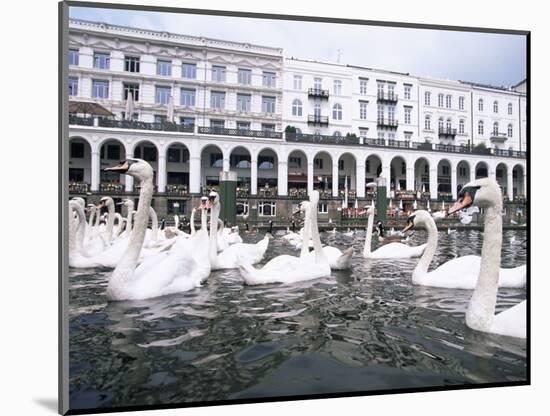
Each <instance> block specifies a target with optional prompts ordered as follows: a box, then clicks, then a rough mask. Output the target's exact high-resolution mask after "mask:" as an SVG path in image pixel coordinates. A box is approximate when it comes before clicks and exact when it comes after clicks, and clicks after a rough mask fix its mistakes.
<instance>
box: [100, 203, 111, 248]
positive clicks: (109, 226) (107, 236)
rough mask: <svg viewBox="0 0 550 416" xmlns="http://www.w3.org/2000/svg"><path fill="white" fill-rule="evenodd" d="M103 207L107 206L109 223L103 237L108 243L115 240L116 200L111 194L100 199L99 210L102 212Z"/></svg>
mask: <svg viewBox="0 0 550 416" xmlns="http://www.w3.org/2000/svg"><path fill="white" fill-rule="evenodd" d="M102 208H107V211H108V214H107V225H106V226H105V230H104V231H103V237H104V239H105V241H106V242H107V243H110V242H111V241H112V240H113V226H114V222H115V202H114V201H113V198H111V197H110V196H104V197H103V198H101V199H100V200H99V206H98V211H99V212H101V209H102Z"/></svg>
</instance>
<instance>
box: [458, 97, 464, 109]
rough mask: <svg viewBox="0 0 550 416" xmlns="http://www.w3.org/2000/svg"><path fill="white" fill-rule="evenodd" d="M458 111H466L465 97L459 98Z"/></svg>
mask: <svg viewBox="0 0 550 416" xmlns="http://www.w3.org/2000/svg"><path fill="white" fill-rule="evenodd" d="M458 109H459V110H464V97H458Z"/></svg>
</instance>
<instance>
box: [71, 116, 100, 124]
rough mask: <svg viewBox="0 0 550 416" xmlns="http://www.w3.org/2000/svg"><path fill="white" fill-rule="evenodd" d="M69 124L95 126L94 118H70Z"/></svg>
mask: <svg viewBox="0 0 550 416" xmlns="http://www.w3.org/2000/svg"><path fill="white" fill-rule="evenodd" d="M69 124H75V125H77V126H93V125H94V119H93V118H92V117H77V116H69Z"/></svg>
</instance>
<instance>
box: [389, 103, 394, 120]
mask: <svg viewBox="0 0 550 416" xmlns="http://www.w3.org/2000/svg"><path fill="white" fill-rule="evenodd" d="M394 119H395V106H393V105H389V106H388V120H389V121H393V120H394Z"/></svg>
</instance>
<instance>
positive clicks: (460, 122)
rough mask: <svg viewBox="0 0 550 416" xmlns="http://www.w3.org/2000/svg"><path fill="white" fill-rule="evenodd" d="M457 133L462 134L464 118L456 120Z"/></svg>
mask: <svg viewBox="0 0 550 416" xmlns="http://www.w3.org/2000/svg"><path fill="white" fill-rule="evenodd" d="M458 134H464V120H462V119H461V120H459V121H458Z"/></svg>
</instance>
